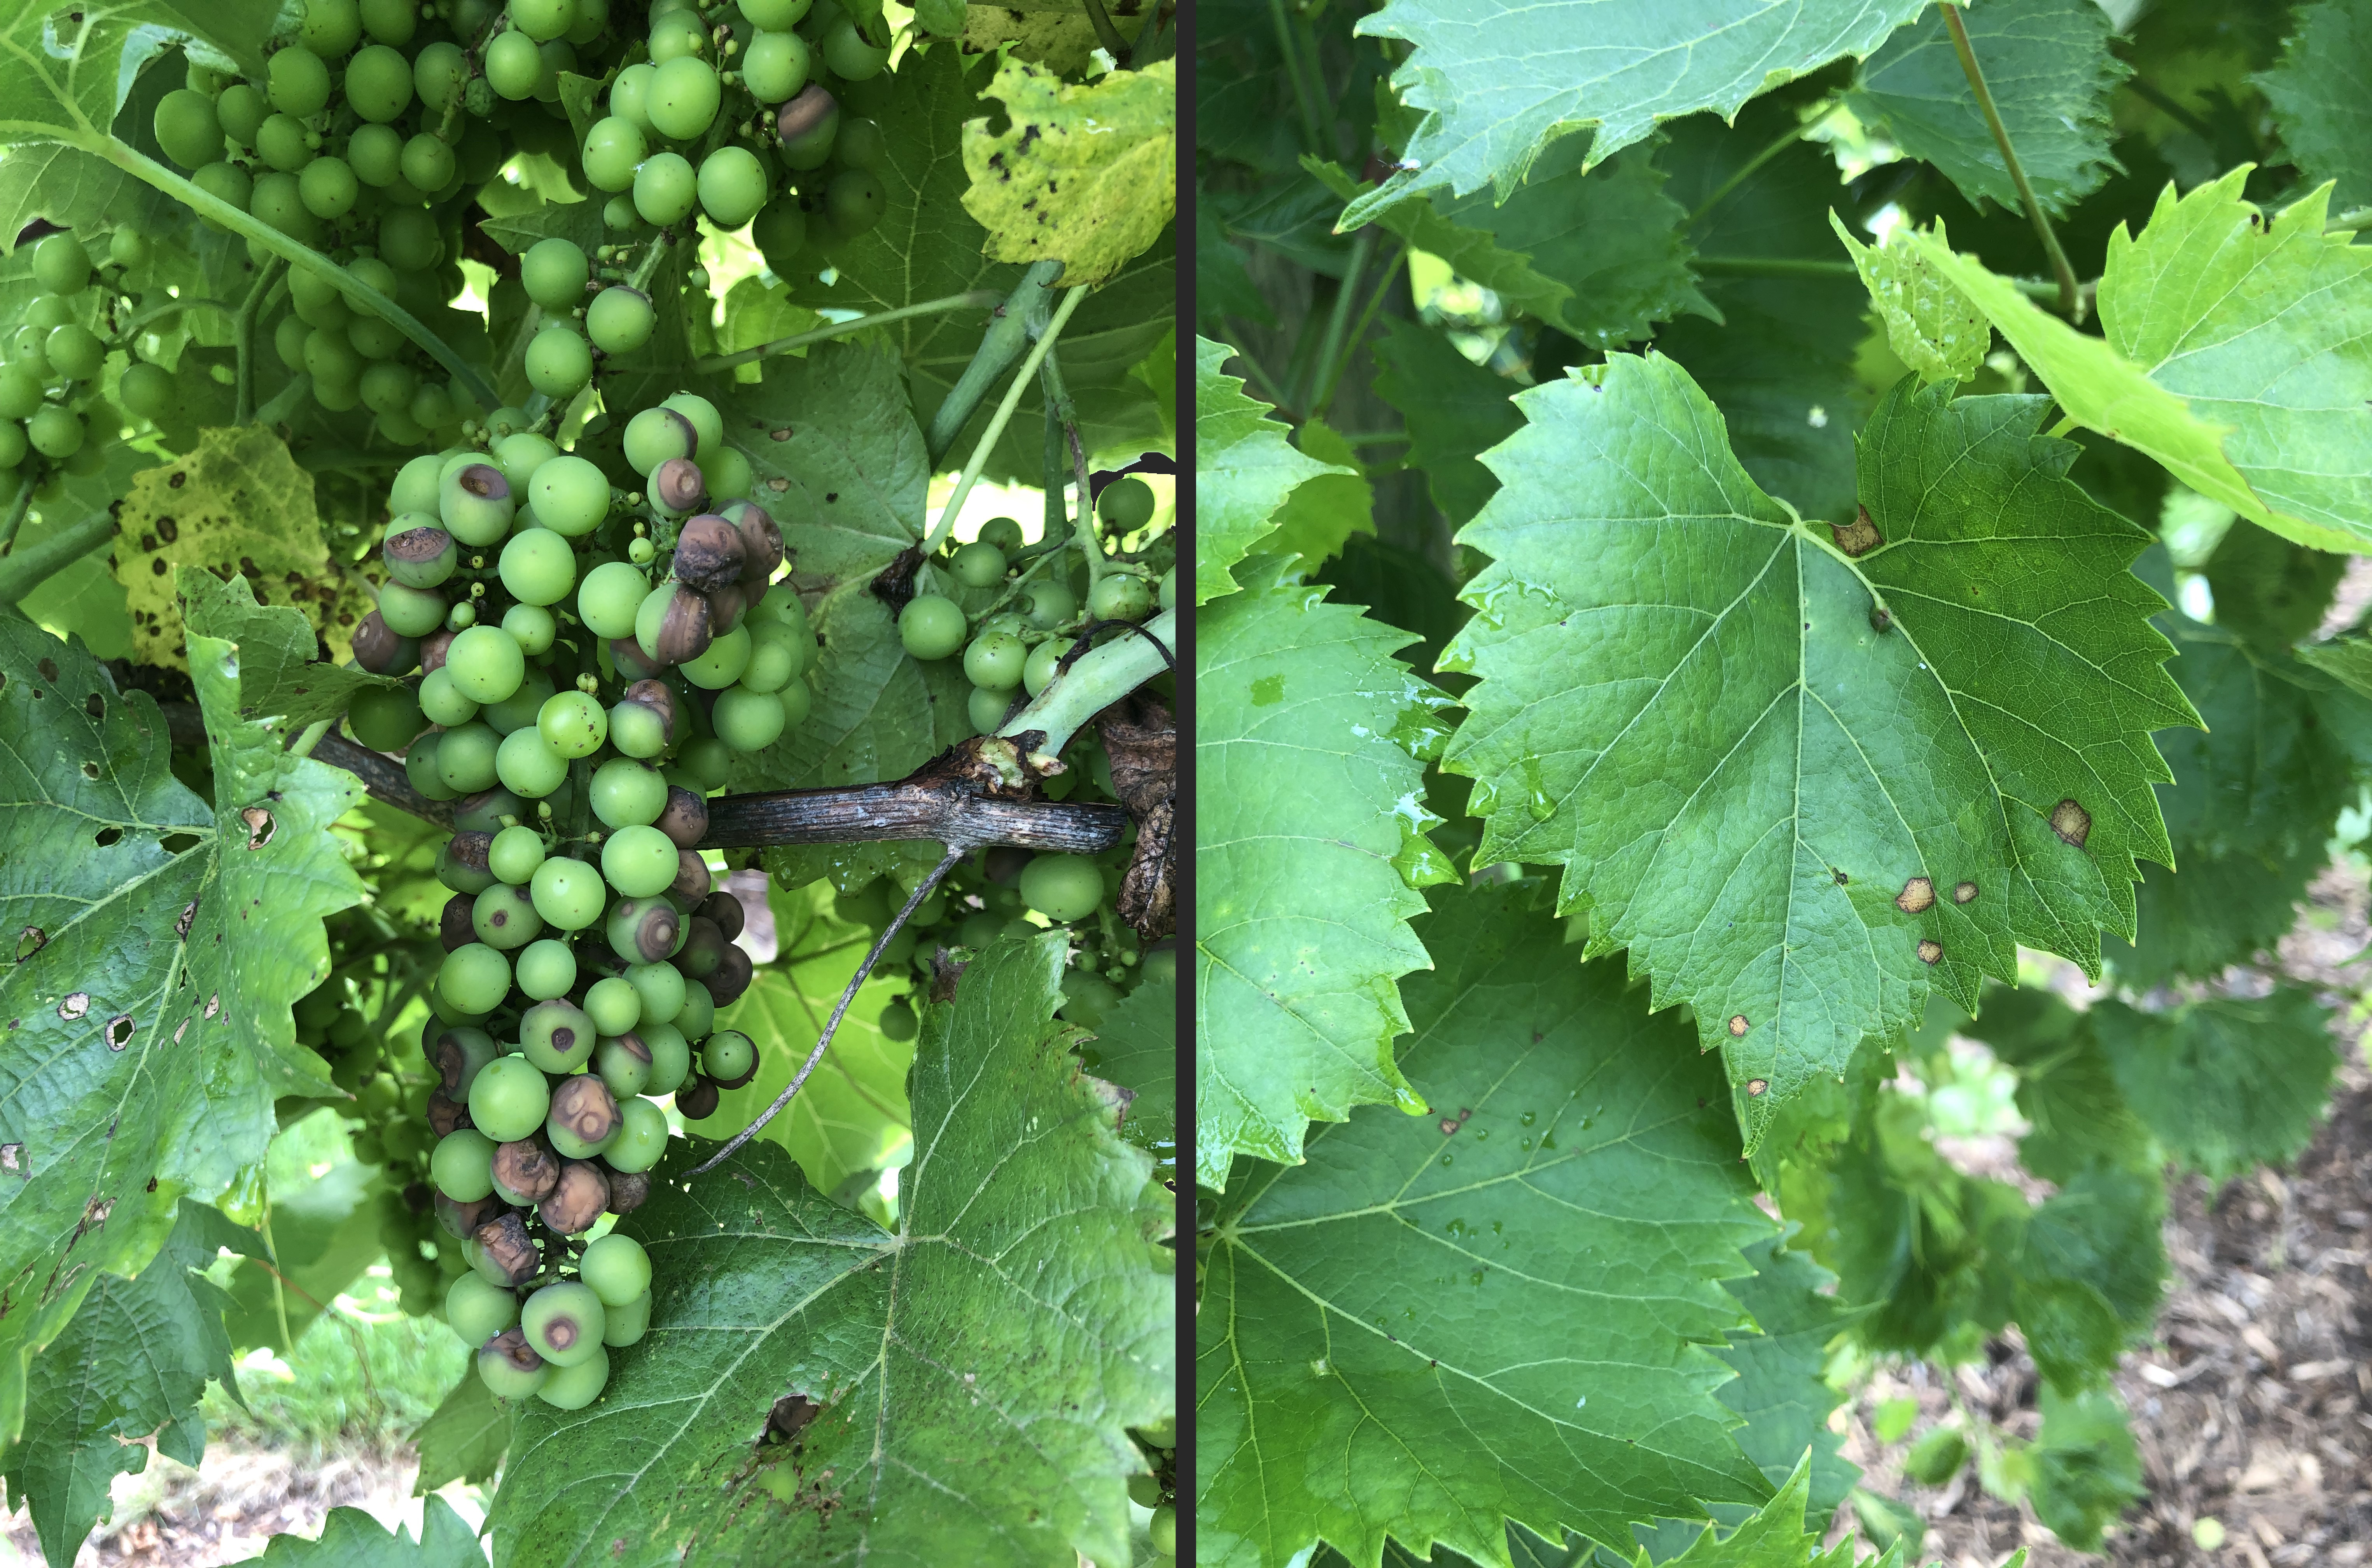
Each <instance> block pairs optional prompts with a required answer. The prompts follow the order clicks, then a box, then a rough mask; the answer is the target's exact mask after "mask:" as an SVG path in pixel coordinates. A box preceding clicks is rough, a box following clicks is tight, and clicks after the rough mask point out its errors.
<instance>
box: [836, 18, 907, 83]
mask: <svg viewBox="0 0 2372 1568" xmlns="http://www.w3.org/2000/svg"><path fill="white" fill-rule="evenodd" d="M822 53H823V63H824V64H825V65H826V66H828V67H830V69H831V74H832V75H835V76H838V77H839V78H840V79H841V80H843V81H844V82H865V81H870V80H872V79H873V78H874V77H875V76H878V75H880V74H881V70H882V67H883V66H885V65H887V64H890V51H889V49H888V47H887V46H886V45H876V44H874V43H873V42H872V41H869V40H868V39H866V37H865V35H864V34H863V33H861V32H859V31H858V30H857V28H856V22H855V18H853V17H842V18H841V19H840V20H839V21H837V22H835V23H833V24H832V26H831V30H830V31H828V32H826V33H825V34H824V35H823V49H822Z"/></svg>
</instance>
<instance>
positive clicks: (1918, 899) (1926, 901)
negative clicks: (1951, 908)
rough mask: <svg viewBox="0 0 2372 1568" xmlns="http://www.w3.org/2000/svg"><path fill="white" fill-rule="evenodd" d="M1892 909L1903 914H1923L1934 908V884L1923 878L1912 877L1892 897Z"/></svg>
mask: <svg viewBox="0 0 2372 1568" xmlns="http://www.w3.org/2000/svg"><path fill="white" fill-rule="evenodd" d="M1894 907H1895V908H1896V909H1899V910H1901V912H1903V913H1905V914H1924V913H1925V912H1927V911H1929V910H1931V909H1934V908H1935V907H1936V884H1935V883H1933V882H1930V881H1929V880H1927V878H1926V877H1913V878H1912V879H1911V880H1910V881H1908V882H1905V883H1904V884H1902V891H1901V892H1900V893H1897V894H1896V895H1895V896H1894Z"/></svg>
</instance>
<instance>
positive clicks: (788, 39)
mask: <svg viewBox="0 0 2372 1568" xmlns="http://www.w3.org/2000/svg"><path fill="white" fill-rule="evenodd" d="M743 14H744V15H745V16H746V15H747V14H748V12H747V9H746V8H745V9H744V12H743ZM814 74H815V61H814V56H813V54H812V52H810V51H809V50H808V41H807V40H805V39H803V38H801V37H799V35H798V34H796V33H794V32H761V33H759V34H758V35H757V36H756V37H755V38H752V39H751V40H750V47H749V48H748V49H747V50H746V51H744V52H743V53H742V56H741V85H742V86H743V87H748V88H749V89H750V97H752V98H754V99H757V100H758V101H759V102H760V103H787V102H789V101H790V100H791V99H794V98H796V97H797V96H798V93H799V89H800V88H801V87H806V86H807V85H808V78H809V77H810V76H812V75H814Z"/></svg>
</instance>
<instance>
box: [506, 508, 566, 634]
mask: <svg viewBox="0 0 2372 1568" xmlns="http://www.w3.org/2000/svg"><path fill="white" fill-rule="evenodd" d="M499 571H500V575H501V577H502V580H503V587H506V588H507V589H509V590H510V592H511V596H512V597H513V598H517V600H518V601H519V602H520V603H522V604H534V605H546V604H558V603H559V602H560V601H561V600H562V599H564V598H567V597H568V590H569V589H571V588H573V587H576V553H575V552H573V551H571V550H570V549H569V548H568V541H567V540H565V539H563V538H562V537H561V536H560V535H558V534H556V533H554V532H552V530H551V529H550V528H522V529H520V530H519V531H518V532H517V533H515V534H513V535H511V537H510V540H509V541H508V542H506V544H505V545H504V546H503V553H502V560H501V565H500V568H499ZM502 635H504V636H506V639H507V633H502ZM511 645H512V646H513V647H517V646H518V644H517V642H516V641H515V640H514V641H512V642H511Z"/></svg>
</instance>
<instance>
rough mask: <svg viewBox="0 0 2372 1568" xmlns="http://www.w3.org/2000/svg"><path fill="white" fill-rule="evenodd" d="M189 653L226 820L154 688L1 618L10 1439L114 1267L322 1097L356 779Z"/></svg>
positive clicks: (0, 1082) (2, 1077) (0, 1119)
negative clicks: (34, 1376) (307, 1020)
mask: <svg viewBox="0 0 2372 1568" xmlns="http://www.w3.org/2000/svg"><path fill="white" fill-rule="evenodd" d="M192 649H193V652H194V657H193V658H192V661H191V668H192V677H193V678H194V679H195V683H196V688H197V696H198V702H199V705H200V707H201V709H202V710H203V714H204V716H205V722H206V730H207V736H208V739H209V742H210V744H211V746H212V749H213V755H214V774H215V792H216V806H215V809H213V810H211V811H210V810H209V809H208V808H207V807H206V805H205V804H204V803H203V801H201V800H199V799H198V797H197V796H194V795H192V794H191V793H190V791H189V790H188V789H187V788H186V787H184V786H183V785H182V784H180V783H179V782H178V781H177V780H176V779H175V778H174V777H173V775H172V772H171V771H170V769H169V765H168V763H169V749H168V743H167V739H166V734H165V724H164V718H163V715H162V714H160V713H159V712H158V711H157V705H156V703H155V702H154V700H153V699H151V698H150V697H148V696H147V695H146V694H145V693H144V692H139V691H134V692H130V693H118V692H117V691H116V690H115V688H114V686H113V684H112V683H111V682H110V680H109V679H108V677H107V675H106V674H105V672H104V671H103V670H101V669H100V668H99V666H98V665H97V664H96V663H94V662H93V661H92V659H91V658H90V656H88V655H87V653H85V652H84V651H83V650H82V649H80V648H78V647H75V646H73V645H68V644H64V643H61V642H58V641H57V640H55V639H54V638H52V637H50V636H49V635H47V634H46V633H41V632H38V631H36V630H34V629H33V628H32V627H31V626H30V625H29V624H27V623H26V622H24V621H18V620H15V619H13V618H0V678H5V679H0V866H5V867H6V883H5V886H0V905H4V906H5V912H6V929H7V930H9V931H11V932H14V933H17V935H15V936H14V937H13V938H12V943H13V947H14V956H15V957H16V958H17V962H15V963H14V964H13V965H12V966H10V967H9V968H8V969H7V970H5V971H0V1016H6V1017H8V1018H10V1019H13V1020H16V1023H15V1026H14V1027H13V1028H11V1030H10V1031H9V1033H8V1035H7V1045H6V1050H5V1051H0V1170H6V1171H7V1172H8V1173H9V1174H11V1175H13V1176H15V1177H16V1179H15V1180H12V1181H6V1182H0V1222H4V1223H0V1291H6V1293H7V1294H8V1295H9V1296H10V1297H11V1298H12V1299H13V1301H14V1302H15V1309H14V1310H12V1311H11V1312H9V1313H8V1314H7V1315H6V1316H5V1317H0V1436H5V1437H10V1438H13V1437H14V1436H15V1435H16V1434H17V1433H18V1431H19V1430H20V1427H21V1424H22V1423H23V1420H24V1414H25V1405H24V1397H25V1384H24V1369H25V1365H26V1358H27V1357H28V1355H29V1353H31V1352H32V1351H33V1350H35V1349H37V1348H38V1347H40V1346H41V1345H42V1344H44V1343H46V1342H49V1341H50V1340H51V1339H52V1338H54V1337H55V1336H56V1334H57V1333H58V1332H59V1331H60V1330H61V1329H63V1327H64V1324H65V1322H66V1321H67V1319H69V1318H71V1317H72V1316H73V1314H74V1312H75V1309H76V1307H77V1306H78V1305H79V1304H80V1303H81V1301H82V1300H83V1298H84V1296H85V1295H86V1294H87V1292H88V1291H89V1289H90V1287H91V1284H92V1283H93V1281H94V1279H95V1278H96V1277H97V1276H98V1274H99V1272H110V1273H114V1274H118V1275H123V1276H129V1275H131V1274H133V1273H134V1272H137V1271H138V1269H139V1268H140V1267H141V1266H142V1265H143V1264H145V1262H146V1261H147V1260H148V1259H149V1258H150V1257H151V1256H152V1255H153V1254H154V1253H155V1251H156V1249H157V1247H158V1246H159V1245H160V1244H161V1243H162V1242H163V1240H164V1238H165V1235H166V1233H167V1232H168V1231H169V1229H170V1228H171V1226H172V1224H173V1219H174V1214H175V1204H176V1202H177V1201H178V1200H179V1198H180V1196H181V1195H182V1194H183V1193H185V1192H186V1193H188V1194H189V1195H191V1196H193V1197H201V1198H203V1197H207V1196H211V1195H213V1194H215V1193H218V1192H221V1191H224V1190H225V1189H226V1188H227V1187H228V1186H229V1185H230V1184H231V1183H232V1181H233V1180H234V1179H236V1178H237V1177H238V1173H239V1171H240V1170H241V1169H242V1168H243V1167H248V1166H250V1165H251V1164H253V1163H254V1162H255V1161H257V1160H260V1159H261V1158H262V1155H263V1151H264V1149H265V1146H266V1145H267V1144H269V1142H270V1140H271V1136H272V1132H273V1127H274V1119H273V1100H274V1098H277V1097H279V1096H282V1095H289V1094H297V1095H313V1094H319V1093H323V1092H327V1091H328V1089H329V1082H328V1074H327V1072H326V1070H325V1069H324V1068H323V1067H322V1065H321V1063H320V1058H319V1057H317V1056H315V1055H314V1054H313V1053H312V1052H311V1051H308V1050H305V1049H304V1048H303V1047H301V1046H299V1045H297V1041H296V1035H295V1026H294V1024H293V1022H292V1021H291V1019H290V1016H289V1008H290V1006H291V1005H292V1004H293V1003H294V1001H295V999H296V998H297V997H298V996H301V995H303V994H304V993H306V992H308V991H310V990H311V989H312V988H313V987H314V985H315V984H317V983H318V982H319V981H320V978H321V976H322V975H323V974H324V973H325V972H327V970H328V954H327V944H326V941H325V939H324V937H323V935H322V931H321V923H320V917H321V916H322V915H323V914H324V913H327V912H331V911H333V910H337V909H341V908H344V907H346V906H347V905H350V904H353V903H355V902H356V901H358V900H360V898H361V897H362V894H363V887H362V884H361V882H360V881H359V880H358V879H357V878H356V877H355V874H354V873H353V872H352V871H351V870H350V869H348V867H347V865H346V863H345V860H344V858H343V855H342V854H341V853H340V851H339V849H338V845H337V841H336V840H335V839H334V838H332V837H331V834H330V833H329V831H328V829H329V826H330V824H331V823H332V822H333V821H335V820H336V819H338V818H339V816H341V815H342V814H343V812H344V811H345V810H346V808H347V807H349V806H351V805H352V804H353V803H354V802H355V800H357V799H359V798H360V796H361V794H362V790H361V786H360V784H358V783H357V782H356V781H355V779H354V778H353V776H352V775H350V774H347V773H343V772H337V771H336V770H333V769H331V768H327V767H325V766H323V765H321V764H320V763H317V762H313V761H308V760H306V759H303V758H297V757H291V756H289V755H288V754H287V753H286V752H285V750H283V749H282V740H283V738H282V736H281V735H280V734H278V733H277V732H275V731H273V730H270V729H267V728H265V727H263V726H259V725H254V724H250V723H248V722H246V721H243V720H241V719H240V718H239V717H238V706H239V700H238V658H237V652H236V650H235V649H234V648H233V647H232V646H231V645H229V644H227V643H225V642H221V641H217V640H215V639H210V638H204V637H199V638H195V639H193V640H192Z"/></svg>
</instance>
